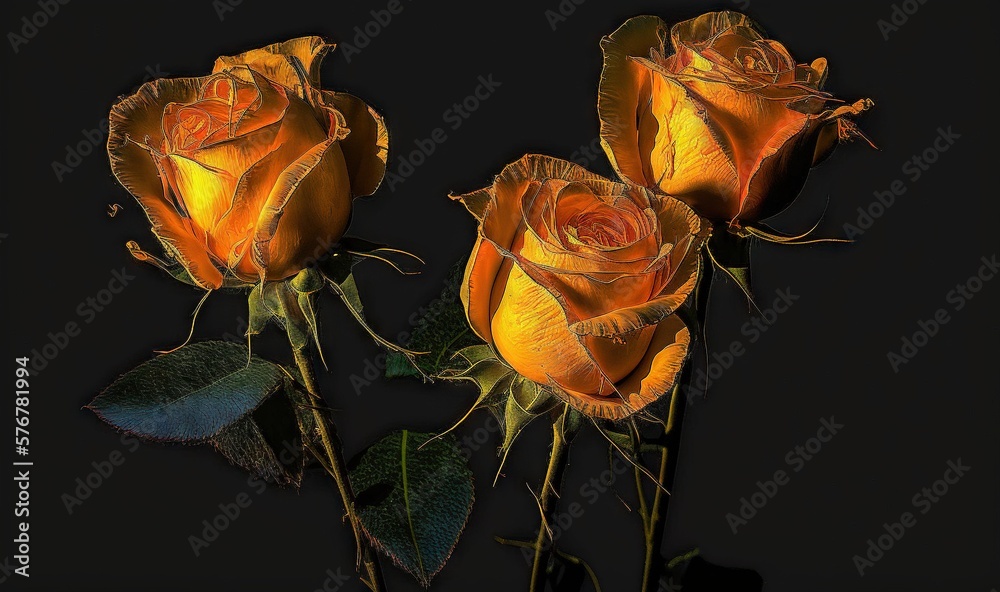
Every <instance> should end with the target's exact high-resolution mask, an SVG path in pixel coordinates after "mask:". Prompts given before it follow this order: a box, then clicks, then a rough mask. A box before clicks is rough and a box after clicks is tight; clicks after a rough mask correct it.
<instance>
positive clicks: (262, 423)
mask: <svg viewBox="0 0 1000 592" xmlns="http://www.w3.org/2000/svg"><path fill="white" fill-rule="evenodd" d="M300 399H301V393H300V392H299V391H298V389H297V387H296V386H295V384H294V383H293V381H292V380H291V379H289V378H286V379H285V383H284V387H283V388H282V389H280V390H279V391H278V392H276V393H274V394H273V395H271V396H270V397H268V398H267V399H266V400H265V401H264V402H263V403H262V404H261V405H260V406H259V407H257V409H255V410H253V411H252V412H251V413H249V414H247V415H245V416H243V417H242V418H241V419H239V420H237V421H236V422H235V423H233V424H231V425H230V426H228V427H226V428H224V429H223V430H222V431H221V432H220V433H219V434H218V435H216V436H215V437H213V438H212V440H211V442H212V445H213V446H215V448H216V449H217V450H218V451H219V452H220V453H222V454H223V455H224V456H225V457H226V458H227V459H229V461H230V462H232V463H233V464H235V465H237V466H239V467H242V468H243V469H245V470H247V471H248V472H249V473H250V474H251V475H253V476H254V477H256V478H259V479H266V480H268V481H274V482H277V483H279V484H282V485H287V484H293V485H296V486H298V485H299V484H300V483H301V480H302V472H303V469H304V468H305V463H306V456H305V454H304V452H303V449H302V434H304V433H305V434H308V433H311V432H310V430H309V427H307V426H304V425H301V423H300V419H299V415H300V414H299V413H296V411H297V409H296V407H297V406H298V405H299V401H300ZM303 415H304V414H303ZM308 417H310V418H311V417H312V414H311V413H310V414H308Z"/></svg>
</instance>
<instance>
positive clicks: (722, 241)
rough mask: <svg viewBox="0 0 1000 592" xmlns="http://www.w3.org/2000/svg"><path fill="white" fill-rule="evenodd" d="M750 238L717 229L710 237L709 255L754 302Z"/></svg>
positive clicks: (716, 265)
mask: <svg viewBox="0 0 1000 592" xmlns="http://www.w3.org/2000/svg"><path fill="white" fill-rule="evenodd" d="M750 246H751V243H750V239H749V238H748V237H744V236H740V235H737V234H733V233H731V232H728V231H726V230H725V229H722V228H720V229H717V230H716V231H715V232H713V233H712V236H710V237H709V239H708V245H707V247H706V248H707V250H708V256H709V258H710V259H711V261H712V263H713V264H714V265H715V267H717V268H719V269H720V270H722V272H723V273H725V274H726V275H727V276H728V277H729V279H731V280H732V281H733V282H734V283H735V284H736V285H737V286H738V287H739V288H740V290H741V291H742V292H743V294H744V295H745V296H746V297H747V300H749V301H750V302H753V291H752V289H751V288H752V285H751V278H750Z"/></svg>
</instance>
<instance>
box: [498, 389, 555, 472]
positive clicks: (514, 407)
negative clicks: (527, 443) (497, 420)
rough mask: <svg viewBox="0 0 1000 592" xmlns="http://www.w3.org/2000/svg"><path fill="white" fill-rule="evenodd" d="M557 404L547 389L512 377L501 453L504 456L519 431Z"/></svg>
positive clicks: (505, 410)
mask: <svg viewBox="0 0 1000 592" xmlns="http://www.w3.org/2000/svg"><path fill="white" fill-rule="evenodd" d="M558 404H559V399H558V398H557V397H555V396H554V395H553V394H552V393H550V392H549V390H548V389H546V388H544V387H541V386H539V385H538V384H537V383H535V382H533V381H531V380H528V379H527V378H524V377H523V376H517V377H516V378H514V380H513V381H512V382H511V385H510V396H509V397H507V401H506V407H505V409H504V422H503V424H504V439H503V445H502V446H501V447H500V450H501V453H502V454H503V455H504V456H505V457H506V454H507V452H509V451H510V447H511V446H512V445H513V444H514V440H516V439H517V437H518V436H519V435H520V434H521V431H522V430H524V428H525V427H527V425H528V424H529V423H531V421H532V420H534V419H535V418H536V417H539V416H541V415H544V414H545V413H547V412H549V411H550V410H552V409H553V408H554V407H555V406H556V405H558Z"/></svg>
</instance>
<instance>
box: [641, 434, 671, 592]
mask: <svg viewBox="0 0 1000 592" xmlns="http://www.w3.org/2000/svg"><path fill="white" fill-rule="evenodd" d="M636 473H638V470H637V471H636ZM666 477H667V449H666V447H664V448H663V449H662V450H660V471H659V473H658V474H657V487H656V491H655V493H654V494H653V506H652V509H651V511H650V513H649V514H648V515H646V516H644V517H643V530H644V531H645V532H644V533H643V534H644V535H645V540H646V557H645V561H644V562H643V566H644V568H643V570H642V588H640V589H641V590H642V591H643V592H655V591H656V590H657V589H658V588H659V582H658V581H656V580H655V579H654V568H655V567H656V563H655V559H656V558H657V557H659V552H658V551H659V547H660V545H659V543H660V539H662V538H663V523H664V521H663V520H660V518H661V517H662V516H661V509H660V508H661V505H662V503H663V487H664V482H665V481H666ZM640 495H642V493H641V492H640ZM643 497H645V496H643Z"/></svg>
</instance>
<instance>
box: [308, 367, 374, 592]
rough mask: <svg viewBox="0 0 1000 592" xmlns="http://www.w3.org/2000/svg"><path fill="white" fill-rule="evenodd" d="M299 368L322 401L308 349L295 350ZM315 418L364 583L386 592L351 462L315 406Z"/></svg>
mask: <svg viewBox="0 0 1000 592" xmlns="http://www.w3.org/2000/svg"><path fill="white" fill-rule="evenodd" d="M295 365H296V366H298V369H299V372H300V373H301V374H302V382H303V383H304V385H305V387H306V390H307V391H308V392H309V394H310V395H311V396H312V397H313V398H315V399H316V400H317V401H322V400H323V399H322V397H321V396H320V394H319V388H318V386H317V384H316V376H315V374H313V369H312V363H310V361H309V358H308V356H307V355H306V354H305V351H304V350H295ZM312 416H313V420H314V421H315V422H316V429H317V431H318V432H319V436H320V440H321V441H322V442H323V451H324V452H325V454H326V462H325V463H324V466H325V467H326V469H327V471H328V472H329V473H330V476H331V477H333V480H334V482H336V484H337V492H338V493H340V499H341V501H342V502H343V504H344V510H345V512H346V513H347V520H348V522H350V524H351V530H352V531H353V533H354V544H355V546H356V548H357V550H358V563H359V567H364V570H365V574H366V575H367V578H363V581H364V583H365V585H367V586H368V588H369V589H371V590H372V592H382V591H383V590H385V582H384V581H383V578H382V570H381V569H380V567H379V563H378V558H377V556H376V554H375V551H374V549H372V547H371V545H369V544H367V543H366V541H365V538H364V536H363V534H362V532H361V520H360V518H358V514H357V512H355V510H354V491H353V490H352V489H351V483H350V481H349V480H348V477H347V462H346V461H345V460H344V455H343V454H342V453H341V451H340V448H339V447H338V446H336V444H335V442H337V441H338V440H337V428H336V426H335V425H334V424H333V422H332V421H331V420H330V419H329V418H328V417H326V416H324V415H323V413H321V412H320V410H319V409H318V408H317V407H315V406H313V407H312Z"/></svg>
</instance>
